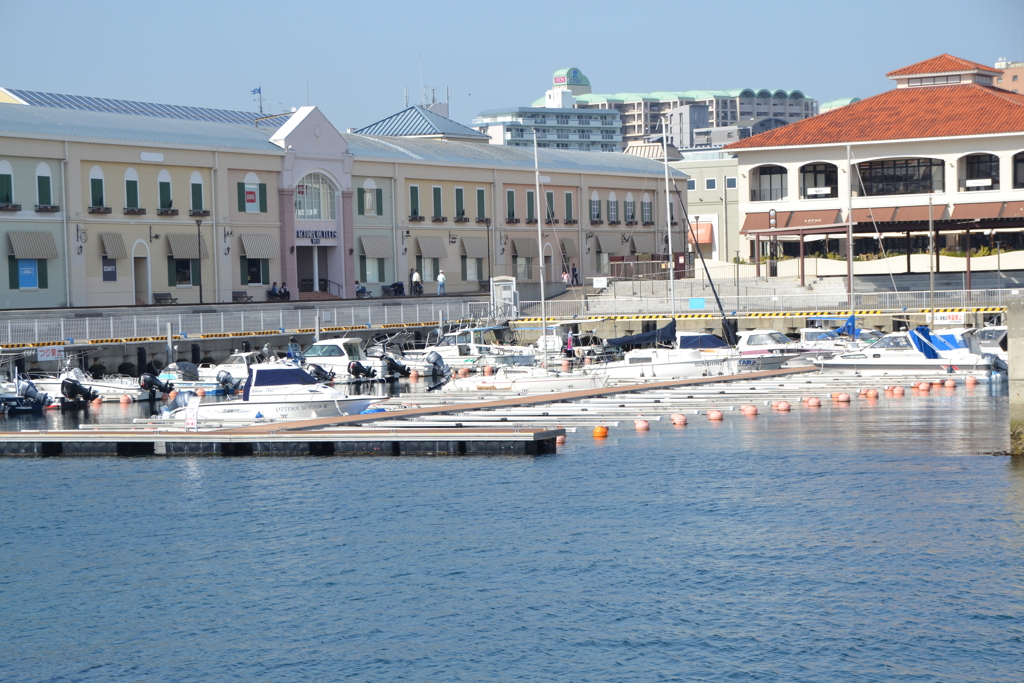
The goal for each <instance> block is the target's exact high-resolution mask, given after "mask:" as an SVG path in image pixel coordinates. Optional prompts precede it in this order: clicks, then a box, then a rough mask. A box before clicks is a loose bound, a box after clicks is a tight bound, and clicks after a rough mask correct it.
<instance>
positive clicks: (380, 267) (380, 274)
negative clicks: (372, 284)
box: [377, 258, 387, 282]
mask: <svg viewBox="0 0 1024 683" xmlns="http://www.w3.org/2000/svg"><path fill="white" fill-rule="evenodd" d="M386 276H387V273H386V272H385V270H384V259H382V258H379V259H377V282H387V277H386Z"/></svg>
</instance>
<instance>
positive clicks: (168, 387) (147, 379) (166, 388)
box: [139, 372, 174, 394]
mask: <svg viewBox="0 0 1024 683" xmlns="http://www.w3.org/2000/svg"><path fill="white" fill-rule="evenodd" d="M139 388H140V389H142V390H143V391H148V392H150V393H152V392H154V391H159V392H160V393H162V394H169V393H171V392H172V391H174V385H173V384H172V383H171V382H162V381H160V378H158V377H157V376H156V375H151V374H149V373H148V372H144V373H143V374H141V375H139Z"/></svg>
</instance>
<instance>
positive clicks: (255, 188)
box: [245, 183, 260, 213]
mask: <svg viewBox="0 0 1024 683" xmlns="http://www.w3.org/2000/svg"><path fill="white" fill-rule="evenodd" d="M245 212H246V213H259V212H260V186H259V185H250V184H249V183H246V185H245Z"/></svg>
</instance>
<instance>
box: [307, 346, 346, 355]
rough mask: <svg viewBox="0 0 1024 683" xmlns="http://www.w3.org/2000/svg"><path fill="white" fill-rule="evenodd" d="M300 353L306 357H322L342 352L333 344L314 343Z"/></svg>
mask: <svg viewBox="0 0 1024 683" xmlns="http://www.w3.org/2000/svg"><path fill="white" fill-rule="evenodd" d="M302 355H303V356H305V357H306V358H311V357H317V358H322V357H324V356H342V355H344V354H343V353H342V352H341V349H339V348H338V347H337V346H335V345H334V344H314V345H313V346H310V347H309V348H308V349H306V350H305V351H303V352H302Z"/></svg>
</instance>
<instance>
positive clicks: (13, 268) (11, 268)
mask: <svg viewBox="0 0 1024 683" xmlns="http://www.w3.org/2000/svg"><path fill="white" fill-rule="evenodd" d="M7 284H8V286H9V287H10V288H11V289H14V290H17V289H18V259H16V258H14V257H13V256H8V257H7Z"/></svg>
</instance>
